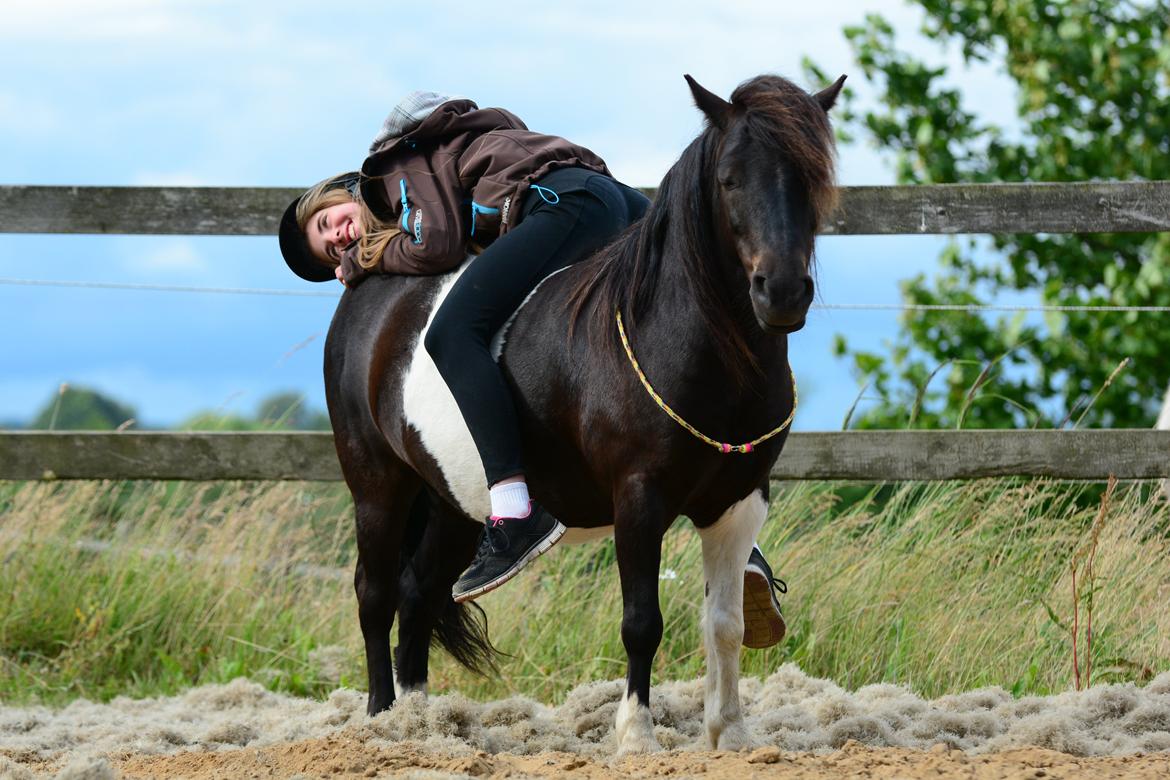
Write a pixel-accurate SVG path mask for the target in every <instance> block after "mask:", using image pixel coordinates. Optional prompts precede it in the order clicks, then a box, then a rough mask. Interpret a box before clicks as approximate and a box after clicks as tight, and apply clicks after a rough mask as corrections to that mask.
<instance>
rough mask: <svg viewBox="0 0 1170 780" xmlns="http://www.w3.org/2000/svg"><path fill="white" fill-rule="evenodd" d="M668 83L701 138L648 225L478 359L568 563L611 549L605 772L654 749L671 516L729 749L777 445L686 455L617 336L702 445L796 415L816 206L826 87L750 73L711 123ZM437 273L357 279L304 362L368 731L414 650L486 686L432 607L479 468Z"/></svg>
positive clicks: (824, 178)
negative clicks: (500, 391) (698, 551)
mask: <svg viewBox="0 0 1170 780" xmlns="http://www.w3.org/2000/svg"><path fill="white" fill-rule="evenodd" d="M687 80H688V82H689V83H690V87H691V91H692V93H693V95H694V99H695V102H696V104H697V105H698V107H699V108H700V109H701V110H702V111H703V113H704V114H705V115H706V117H707V120H708V121H707V123H706V126H705V128H704V130H703V132H702V133H701V134H700V135H699V136H698V137H697V138H696V139H695V140H694V141H693V142H692V143H691V144H690V145H689V146H688V147H687V149H686V150H685V151H684V152H683V154H682V156H681V157H680V159H679V160H678V162H677V163H675V165H674V166H673V167H672V168H671V169H670V171H669V172H668V173H667V174H666V177H665V178H664V179H663V180H662V184H661V186H660V187H659V189H658V196H657V199H656V200H655V202H654V203H653V204H652V205H651V206H650V208H649V211H648V212H647V214H646V216H645V217H644V218H643V219H642V220H641V221H640V222H637V223H635V224H634V225H632V226H631V227H630V228H629V229H628V230H626V231H625V232H624V233H623V234H621V235H620V236H619V237H618V238H617V239H616V240H615V241H614V242H613V243H612V244H611V245H609V246H608V247H606V248H604V249H602V250H601V251H599V252H598V253H597V254H596V255H595V256H593V257H591V258H590V259H587V260H584V261H582V262H580V263H578V264H576V265H573V266H570V267H569V268H567V269H565V270H563V271H561V272H558V273H556V274H554V275H552V276H551V277H549V278H547V279H546V280H544V281H543V282H542V283H541V285H540V286H539V287H538V288H537V289H536V291H534V293H533V294H532V295H531V296H529V298H528V299H527V300H526V301H525V303H524V304H523V305H522V306H521V308H520V310H519V311H518V312H517V314H516V315H515V316H514V317H513V319H512V320H511V321H510V322H509V324H508V325H506V326H505V327H504V329H503V331H502V332H501V334H500V336H499V337H498V338H497V347H498V350H499V352H498V355H499V361H500V364H501V366H502V369H503V371H504V374H505V376H506V378H507V381H508V382H509V384H510V386H511V388H512V391H513V392H514V397H515V399H516V403H517V407H518V411H519V415H520V420H521V428H522V436H523V440H524V446H525V451H526V452H527V453H528V458H527V462H528V470H527V477H528V481H529V484H530V486H531V488H532V491H533V493H534V495H535V496H536V497H537V498H538V499H539V500H540V501H541V502H542V504H543V505H544V506H546V507H547V508H548V509H549V510H550V511H551V512H552V513H553V514H554V515H555V516H556V517H557V518H559V519H560V520H561V522H563V523H564V524H565V525H567V526H568V527H569V533H568V535H567V538H566V540H565V541H566V543H571V542H572V541H574V539H576V540H578V541H580V540H584V539H589V538H598V537H600V536H603V535H606V534H608V533H612V534H613V536H614V541H615V545H616V552H617V562H618V571H619V573H620V577H621V589H622V599H623V617H622V625H621V637H622V642H623V644H624V645H625V648H626V653H627V656H628V660H629V668H628V675H627V685H626V693H625V697H624V699H623V701H622V703H621V705H620V707H619V709H618V714H617V724H616V735H617V743H618V749H619V752H621V753H631V752H644V751H649V750H655V749H657V748H658V744H657V741H656V740H655V737H654V728H653V721H652V718H651V715H650V708H649V703H650V670H651V666H652V663H653V657H654V653H655V652H656V651H657V649H658V645H659V642H660V641H661V639H662V613H661V611H660V609H659V603H658V582H659V579H658V577H659V565H660V556H661V546H662V539H663V535H664V534H665V532H666V530H667V528H668V527H669V526H670V525H671V524H672V523H673V522H674V521H675V519H676V518H677V517H678V516H680V515H685V516H686V517H688V518H689V519H690V520H691V522H692V523H693V524H694V526H695V527H696V528H697V529H698V533H699V536H700V538H701V539H702V548H703V570H704V576H705V578H706V597H705V603H704V612H705V614H704V616H703V637H704V643H705V645H706V654H707V678H706V698H705V715H704V724H705V728H706V733H707V737H708V739H709V741H710V744H711V747H712V748H718V749H739V748H744V747H747V746H748V745H749V744H750V742H751V739H750V735H749V732H748V729H747V728H746V726H745V724H744V719H743V714H742V712H741V709H740V701H739V691H738V685H739V649H740V644H741V641H742V638H743V632H744V625H743V602H742V599H743V570H744V565H745V563H746V561H747V559H748V555H749V553H750V551H751V546H752V544H753V541H754V540H755V538H756V536H757V534H758V533H759V531H760V529H761V527H762V525H763V523H764V518H765V516H766V514H767V508H768V490H769V483H768V474H769V472H770V470H771V468H772V465H773V464H774V462H775V461H776V458H777V456H779V454H780V450H781V448H782V447H783V446H784V440H785V438H786V431H785V432H784V433H780V434H779V435H776V436H774V437H773V438H771V439H768V440H767V441H765V442H761V443H759V444H758V445H757V446H755V447H754V448H751V450H750V451H749V452H746V453H743V452H732V453H725V452H722V451H720V449H719V448H717V447H712V446H709V444H708V443H705V442H704V441H701V440H700V439H699V438H697V437H696V436H694V435H692V433H690V432H688V431H687V430H686V429H684V428H683V427H682V426H680V425H679V424H677V423H676V422H675V420H673V419H671V418H670V417H668V416H667V415H666V414H665V413H664V412H663V411H662V410H660V409H659V408H658V407H657V406H656V403H655V401H654V400H652V398H651V397H650V396H649V395H648V394H647V392H646V390H645V388H644V387H643V386H642V384H641V383H640V380H639V378H638V376H637V375H636V374H635V372H634V370H633V368H632V367H631V365H630V362H629V361H628V360H627V356H626V354H625V351H624V349H623V347H622V346H621V343H620V340H619V338H618V336H617V332H616V324H615V315H616V314H617V312H619V311H620V312H621V314H622V317H623V320H624V325H625V328H626V331H627V333H628V335H629V340H630V343H631V346H632V349H633V352H634V353H635V354H636V357H637V360H638V361H639V362H640V363H641V366H642V368H643V370H644V371H645V375H646V376H647V378H648V379H649V381H650V383H651V384H652V385H653V386H654V388H655V389H656V390H657V391H658V393H659V394H660V395H661V396H662V399H663V400H664V401H665V403H667V404H669V405H670V406H671V407H672V408H673V409H674V410H675V411H676V412H677V413H678V414H679V415H680V416H681V417H682V418H683V419H685V420H686V421H687V422H689V423H690V424H691V425H693V426H694V427H695V428H697V429H698V430H699V431H701V432H703V433H705V434H706V435H709V436H712V437H716V438H717V439H718V440H719V441H723V442H732V443H738V442H747V441H751V440H753V439H755V438H757V437H758V436H759V435H760V434H762V433H764V432H765V431H769V430H771V429H772V428H774V427H776V426H777V424H778V423H779V422H780V421H782V420H784V419H785V418H787V417H788V416H789V414H790V413H791V411H792V410H793V407H794V387H793V380H792V374H791V373H790V371H789V365H788V338H787V334H789V333H792V332H793V331H796V330H798V329H800V328H801V327H802V326H803V325H804V322H805V316H806V314H807V311H808V307H809V304H810V303H811V301H812V298H813V281H812V277H811V263H812V256H813V243H814V239H815V236H816V234H817V229H818V225H819V224H820V222H821V221H822V220H823V219H824V218H825V216H826V214H827V213H828V212H829V211H830V210H831V209H832V207H833V204H834V197H835V192H836V190H835V186H834V177H833V160H834V143H833V133H832V130H831V128H830V125H829V121H828V115H827V112H828V110H829V108H830V107H831V106H832V105H833V103H834V101H835V99H836V97H837V94H838V92H839V91H840V89H841V85H842V83H843V81H844V77H842V78H841V79H839V80H838V81H837V82H836V83H834V84H833V85H832V86H831V87H829V88H827V89H825V90H823V91H822V92H819V93H817V94H809V93H806V92H804V91H803V90H802V89H800V88H798V87H796V86H795V85H793V84H792V83H791V82H789V81H787V80H785V79H783V78H780V77H778V76H771V75H764V76H758V77H756V78H753V79H751V80H749V81H747V82H745V83H743V84H742V85H740V86H739V87H738V88H737V89H736V90H735V92H734V93H733V94H732V96H731V100H730V102H728V101H725V100H723V99H722V98H720V97H718V96H716V95H714V94H712V93H711V92H708V91H707V90H706V89H704V88H703V87H701V86H699V85H698V84H697V83H695V82H694V80H692V79H691V78H690V77H689V76H688V77H687ZM471 262H475V259H474V258H469V259H468V261H467V263H471ZM464 267H466V265H465V266H464ZM459 274H460V271H459V270H456V271H455V272H453V273H451V274H448V275H445V276H438V277H401V276H395V277H389V276H386V277H372V278H370V279H367V280H366V281H365V282H364V283H362V284H361V285H360V286H357V287H355V288H353V289H350V290H348V291H346V293H345V294H344V295H343V296H342V298H341V302H340V304H339V305H338V308H337V312H336V314H335V316H334V318H333V323H332V325H331V326H330V330H329V337H328V341H327V344H326V349H325V384H326V392H327V397H328V404H329V416H330V419H331V420H332V423H333V430H334V434H335V439H336V444H337V452H338V455H339V457H340V460H341V468H342V472H343V474H344V476H345V481H346V483H347V485H348V486H349V489H350V491H351V492H352V494H353V501H354V507H355V512H356V525H357V549H358V562H357V571H356V574H355V578H354V579H355V583H354V584H355V589H356V591H357V598H358V613H359V617H360V622H361V629H362V635H363V637H364V640H365V650H366V661H367V665H368V672H369V702H368V710H369V712H370V713H371V714H373V713H376V712H379V711H382V710H385V709H387V708H389V707H390V706H391V705H392V704H393V703H394V699H395V695H396V693H397V694H399V695H401V694H402V693H403V692H404V691H414V690H425V688H426V679H427V654H428V650H429V647H430V642H431V638H432V635H433V636H435V637H436V638H437V639H438V640H439V642H440V643H441V644H442V645H443V646H444V647H446V648H447V650H448V651H449V652H451V653H452V655H453V656H454V657H455V658H456V659H457V660H459V661H460V662H461V663H463V664H465V665H466V666H468V667H470V668H473V669H477V670H480V671H483V670H486V669H491V668H492V667H493V666H494V652H495V651H494V649H493V648H492V646H491V644H490V643H489V641H488V638H487V633H486V624H485V622H484V621H483V619H482V618H483V613H482V611H481V610H479V608H478V607H473V609H471V610H469V609H468V606H471V605H457V604H455V603H454V602H453V601H452V599H451V586H452V584H453V583H454V582H455V580H456V578H457V577H458V575H459V573H460V572H461V571H462V570H463V569H464V568H465V567H466V566H467V565H468V564H469V563H470V561H471V558H472V556H473V554H474V552H475V548H476V544H477V541H478V537H479V535H480V533H481V530H482V523H483V520H484V518H486V517H487V516H488V515H489V514H490V505H489V499H488V490H487V487H486V483H485V478H484V471H483V467H482V465H481V464H480V461H479V458H478V455H477V453H476V449H475V447H474V445H473V443H472V440H471V436H470V434H469V432H468V429H467V427H466V425H465V424H464V422H463V419H462V417H461V415H460V414H459V410H458V408H457V407H456V406H455V402H454V399H453V398H452V396H451V394H450V392H449V391H448V390H447V388H446V386H445V384H444V383H443V381H442V379H441V378H440V376H439V373H438V371H437V370H436V368H435V365H434V363H433V362H432V360H431V358H430V357H429V355H428V354H427V352H426V349H425V348H424V346H423V337H424V335H425V333H426V330H427V327H428V325H429V323H430V322H431V319H432V317H433V316H434V313H435V311H436V309H437V308H438V307H439V305H440V304H441V303H442V301H443V299H444V297H445V296H446V295H447V293H448V291H449V290H450V289H451V286H452V285H453V284H454V283H455V281H456V280H457V279H458V277H459ZM505 587H506V588H516V589H519V588H520V587H521V586H520V585H519V584H518V583H517V584H511V585H508V586H505ZM396 612H397V615H398V618H399V621H400V623H399V637H400V643H399V645H398V647H397V648H396V650H395V652H394V661H395V664H396V666H397V677H395V674H394V671H393V668H392V665H391V652H390V639H389V635H390V629H391V625H392V623H393V620H394V615H395V613H396ZM565 617H566V619H571V616H568V615H566V616H565ZM570 660H571V659H566V662H568V661H570Z"/></svg>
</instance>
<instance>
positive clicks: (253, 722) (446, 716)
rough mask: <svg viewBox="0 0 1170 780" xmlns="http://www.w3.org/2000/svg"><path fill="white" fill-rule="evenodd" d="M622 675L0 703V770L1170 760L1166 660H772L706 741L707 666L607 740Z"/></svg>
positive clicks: (937, 768) (182, 773) (796, 767)
mask: <svg viewBox="0 0 1170 780" xmlns="http://www.w3.org/2000/svg"><path fill="white" fill-rule="evenodd" d="M621 692H622V683H621V682H620V681H609V682H598V683H591V684H589V685H584V686H581V687H580V688H577V689H576V690H575V691H573V692H572V693H571V694H570V695H569V696H568V697H567V699H566V701H565V702H564V703H563V704H561V705H560V706H557V707H548V706H545V705H542V704H539V703H537V702H534V701H532V700H529V699H525V698H522V697H513V698H510V699H504V700H500V701H492V702H474V701H471V700H469V699H466V698H464V697H462V696H459V695H457V694H451V695H443V696H434V697H430V698H424V697H423V696H422V695H419V694H415V695H411V696H409V697H406V698H404V699H402V700H400V701H399V702H398V704H397V705H396V706H395V707H394V709H393V710H392V711H391V712H388V713H383V714H381V715H379V716H378V717H376V718H367V717H366V716H365V714H364V704H365V697H364V695H363V694H360V693H358V692H355V691H350V690H338V691H336V692H334V693H333V694H332V695H331V696H330V697H329V698H328V699H327V700H326V701H323V702H321V701H314V700H309V699H298V698H293V697H289V696H282V695H279V694H274V693H271V692H269V691H267V690H266V689H264V688H263V687H262V686H260V685H258V684H256V683H252V682H249V681H247V680H236V681H234V682H232V683H229V684H227V685H208V686H203V687H200V688H195V689H192V690H190V691H188V692H186V693H184V694H182V695H180V696H175V697H167V698H157V699H145V700H132V699H115V700H114V701H112V702H110V703H108V704H95V703H91V702H87V701H77V702H74V703H72V704H70V705H69V706H67V707H64V708H63V709H59V710H50V709H48V708H42V707H25V708H17V707H3V706H0V780H10V779H11V780H28V778H33V777H57V778H65V779H66V780H80V779H81V778H85V779H86V780H106V779H107V778H117V777H126V778H137V777H159V778H180V777H189V778H234V777H242V778H268V777H297V776H303V777H329V778H335V777H336V778H341V777H388V776H406V777H411V776H413V777H420V778H422V777H477V778H478V777H513V778H518V777H554V776H562V775H565V774H569V773H571V774H572V776H574V777H582V778H611V777H613V778H636V777H657V776H675V777H703V778H741V777H767V778H830V777H832V778H836V777H869V778H918V777H928V778H933V777H964V778H1001V777H1002V778H1078V777H1085V778H1090V777H1091V778H1108V777H1139V778H1141V777H1150V778H1154V777H1159V778H1165V777H1170V672H1168V673H1164V674H1162V675H1160V676H1158V677H1157V678H1155V679H1154V680H1153V681H1152V682H1151V683H1150V684H1149V685H1147V686H1145V687H1144V688H1138V687H1136V686H1134V685H1103V686H1097V687H1094V688H1092V689H1090V690H1087V691H1082V692H1079V693H1076V692H1068V693H1063V694H1058V695H1054V696H1047V697H1024V698H1020V699H1016V698H1013V697H1012V696H1011V695H1010V694H1008V693H1007V692H1005V691H1003V690H1002V689H999V688H985V689H981V690H977V691H969V692H966V693H962V694H957V695H953V696H944V697H940V698H938V699H934V700H926V699H922V698H920V697H918V696H916V695H915V694H913V693H912V692H910V691H909V690H907V689H905V688H901V687H898V686H893V685H871V686H866V687H864V688H861V689H858V690H857V691H852V692H850V691H845V690H843V689H841V688H839V687H838V686H836V685H835V684H833V683H832V682H831V681H828V680H818V679H814V678H810V677H807V676H806V675H804V674H803V673H802V672H801V671H800V670H799V669H798V668H797V667H795V666H793V665H786V666H784V667H781V669H779V670H778V671H777V672H776V673H775V674H773V675H772V676H770V677H769V678H768V679H767V680H762V681H761V680H758V679H747V680H744V681H743V682H742V685H741V694H742V697H743V700H744V707H745V713H746V716H747V721H748V725H749V727H750V728H751V730H752V732H753V734H754V736H755V738H756V740H757V742H758V744H759V745H760V747H758V748H757V749H756V750H754V751H750V752H744V753H713V752H709V751H706V750H704V743H703V740H702V681H701V680H695V681H686V682H675V683H666V684H664V685H662V686H659V687H657V688H655V689H654V694H653V699H654V702H653V711H654V716H655V722H656V724H657V726H656V734H657V736H658V739H659V742H660V743H662V745H663V746H664V747H665V748H667V750H666V752H664V753H659V754H655V755H650V756H639V757H631V758H621V759H618V758H615V757H614V748H615V744H614V735H613V720H614V714H615V710H616V707H617V703H618V700H619V698H620V696H621Z"/></svg>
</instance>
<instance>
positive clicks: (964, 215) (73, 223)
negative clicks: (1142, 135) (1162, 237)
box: [0, 181, 1170, 236]
mask: <svg viewBox="0 0 1170 780" xmlns="http://www.w3.org/2000/svg"><path fill="white" fill-rule="evenodd" d="M302 191H303V190H302V189H300V188H289V187H44V186H19V185H9V186H0V233H115V234H152V235H173V234H181V235H242V236H265V235H274V234H275V233H276V228H277V225H278V223H279V220H280V215H281V214H282V213H283V211H284V209H285V207H286V206H287V205H288V204H289V202H291V201H292V199H293V198H294V197H296V196H297V195H299V194H300V193H301V192H302ZM643 192H645V193H646V194H648V195H650V196H651V197H653V195H654V190H653V189H652V188H644V189H643ZM1163 230H1170V182H1166V181H1135V182H1067V183H1066V182H1061V183H1030V184H938V185H929V186H909V187H844V188H842V191H841V202H840V206H839V208H838V209H837V211H836V212H835V213H834V215H833V217H832V218H831V220H830V221H829V224H828V225H826V226H825V230H824V233H825V234H828V235H832V234H837V235H878V234H948V233H1107V232H1112V233H1132V232H1152V231H1163Z"/></svg>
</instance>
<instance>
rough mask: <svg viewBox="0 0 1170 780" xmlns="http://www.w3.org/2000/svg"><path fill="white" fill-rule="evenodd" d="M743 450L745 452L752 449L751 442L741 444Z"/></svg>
mask: <svg viewBox="0 0 1170 780" xmlns="http://www.w3.org/2000/svg"><path fill="white" fill-rule="evenodd" d="M743 451H744V453H745V454H746V453H749V452H751V451H752V445H751V442H748V443H747V444H745V445H743Z"/></svg>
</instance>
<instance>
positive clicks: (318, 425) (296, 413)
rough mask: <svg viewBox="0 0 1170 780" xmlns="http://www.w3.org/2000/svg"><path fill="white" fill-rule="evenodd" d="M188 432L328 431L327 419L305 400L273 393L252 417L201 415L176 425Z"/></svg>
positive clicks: (325, 415)
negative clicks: (306, 404) (311, 407)
mask: <svg viewBox="0 0 1170 780" xmlns="http://www.w3.org/2000/svg"><path fill="white" fill-rule="evenodd" d="M178 427H179V429H180V430H189V431H271V430H284V431H327V430H329V428H330V425H329V415H327V414H325V413H324V412H322V411H319V410H317V409H310V408H308V407H306V406H305V397H304V396H303V395H302V394H300V393H297V392H291V391H285V392H280V393H274V394H272V395H270V396H267V397H266V398H263V399H261V401H260V403H259V404H257V405H256V414H255V416H254V417H244V416H241V415H237V414H223V413H220V412H211V411H202V412H197V413H196V414H193V415H192V416H190V417H188V418H187V419H186V420H184V421H183V422H182V423H180V424H179V426H178Z"/></svg>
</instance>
